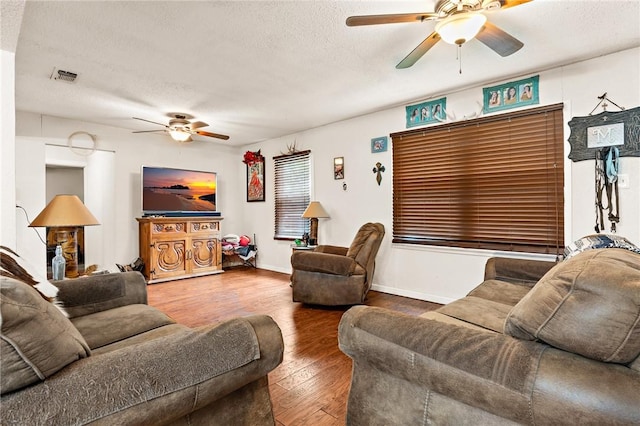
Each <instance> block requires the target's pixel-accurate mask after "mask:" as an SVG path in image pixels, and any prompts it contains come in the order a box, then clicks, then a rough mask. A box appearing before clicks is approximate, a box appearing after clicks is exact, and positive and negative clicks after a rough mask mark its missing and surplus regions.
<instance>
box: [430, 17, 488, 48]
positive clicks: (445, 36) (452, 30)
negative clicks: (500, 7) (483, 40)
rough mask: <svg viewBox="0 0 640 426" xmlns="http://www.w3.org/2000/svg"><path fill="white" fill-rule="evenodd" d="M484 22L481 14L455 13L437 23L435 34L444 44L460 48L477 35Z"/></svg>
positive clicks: (484, 19)
mask: <svg viewBox="0 0 640 426" xmlns="http://www.w3.org/2000/svg"><path fill="white" fill-rule="evenodd" d="M486 22H487V17H486V16H484V15H483V14H481V13H474V12H465V13H456V14H454V15H451V16H449V17H447V18H446V19H443V20H442V21H440V22H438V24H437V25H436V32H437V33H438V34H439V35H440V38H442V40H444V41H445V42H447V43H449V44H457V45H458V46H461V45H462V44H463V43H466V42H467V41H469V40H471V39H473V38H474V37H475V36H476V35H478V33H479V32H480V30H481V29H482V27H483V25H484V24H485V23H486Z"/></svg>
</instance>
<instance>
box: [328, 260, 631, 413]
mask: <svg viewBox="0 0 640 426" xmlns="http://www.w3.org/2000/svg"><path fill="white" fill-rule="evenodd" d="M484 278H485V280H484V282H483V283H482V284H480V285H479V286H478V287H476V288H475V289H474V290H473V291H471V292H470V293H469V294H468V295H467V296H466V297H465V298H463V299H461V300H457V301H455V302H452V303H450V304H448V305H445V306H443V307H442V308H440V309H438V310H436V311H433V312H428V313H426V314H423V315H422V316H421V317H415V316H408V315H404V314H402V313H397V312H392V311H389V310H385V309H380V308H375V307H366V306H358V307H353V308H351V309H350V310H349V311H347V312H346V313H345V315H344V316H343V318H342V320H341V323H340V326H339V344H340V348H341V349H342V351H343V352H345V353H346V354H347V355H349V356H350V357H351V358H352V359H353V376H352V383H351V389H350V394H349V402H348V413H347V423H348V424H349V425H367V426H373V425H391V424H393V425H426V424H430V425H444V424H446V425H464V424H469V425H505V424H529V425H550V424H576V425H577V424H579V425H605V424H606V425H622V424H628V425H631V424H634V425H638V424H640V254H636V253H633V252H631V251H628V250H623V249H619V248H607V249H599V250H588V251H584V252H582V253H580V254H578V255H576V256H574V257H571V258H570V259H568V260H565V261H563V262H561V263H559V264H557V265H556V264H554V263H552V262H541V261H527V260H514V259H505V258H492V259H490V260H489V261H488V262H487V264H486V267H485V277H484Z"/></svg>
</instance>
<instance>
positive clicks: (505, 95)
mask: <svg viewBox="0 0 640 426" xmlns="http://www.w3.org/2000/svg"><path fill="white" fill-rule="evenodd" d="M538 80H539V76H537V75H535V76H533V77H529V78H525V79H524V80H518V81H511V82H509V83H505V84H501V85H499V86H492V87H485V88H483V89H482V97H483V99H484V112H485V113H488V112H494V111H502V110H505V109H511V108H519V107H521V106H525V105H535V104H538V103H540V100H539V99H538V92H539V89H538Z"/></svg>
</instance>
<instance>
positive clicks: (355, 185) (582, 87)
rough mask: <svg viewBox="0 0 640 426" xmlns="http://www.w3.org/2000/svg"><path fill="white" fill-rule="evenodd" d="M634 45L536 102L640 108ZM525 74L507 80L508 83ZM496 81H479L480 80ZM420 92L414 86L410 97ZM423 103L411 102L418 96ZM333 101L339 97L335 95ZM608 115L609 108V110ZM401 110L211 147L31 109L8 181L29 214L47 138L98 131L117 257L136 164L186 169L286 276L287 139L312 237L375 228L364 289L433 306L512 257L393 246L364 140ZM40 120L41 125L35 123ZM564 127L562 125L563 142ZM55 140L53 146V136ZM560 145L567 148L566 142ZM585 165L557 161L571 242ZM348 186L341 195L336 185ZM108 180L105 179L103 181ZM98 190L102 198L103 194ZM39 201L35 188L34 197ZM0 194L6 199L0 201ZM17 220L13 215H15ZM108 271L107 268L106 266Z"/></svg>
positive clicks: (386, 202) (626, 162)
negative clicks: (276, 194) (307, 165)
mask: <svg viewBox="0 0 640 426" xmlns="http://www.w3.org/2000/svg"><path fill="white" fill-rule="evenodd" d="M639 59H640V49H632V50H628V51H624V52H619V53H616V54H613V55H608V56H604V57H601V58H597V59H593V60H589V61H585V62H581V63H576V64H573V65H569V66H565V67H562V68H557V69H552V70H546V71H541V72H540V73H539V74H540V104H542V105H547V104H554V103H559V102H563V103H564V105H565V109H564V118H565V122H566V123H568V122H569V120H570V119H571V118H572V117H574V116H585V115H587V114H588V113H589V112H590V111H591V110H592V109H593V107H594V106H595V105H596V104H597V103H598V99H597V97H598V96H600V95H602V93H604V92H607V93H608V96H609V97H610V98H611V99H613V100H614V101H615V102H616V103H618V104H619V105H622V106H625V107H627V108H633V107H636V106H639V105H640V81H639V78H640V77H639V76H640V60H639ZM534 74H535V73H532V74H529V75H525V76H514V78H513V79H512V80H516V79H518V78H520V77H528V76H530V75H534ZM500 83H503V81H487V82H486V84H485V85H484V86H490V85H493V84H500ZM417 96H419V93H417ZM421 100H422V99H420V98H416V102H417V101H421ZM481 101H482V87H480V86H479V87H475V88H472V89H466V90H462V91H460V92H456V93H450V94H447V106H448V110H449V112H453V113H455V115H456V116H457V117H463V116H465V115H470V114H472V113H474V112H475V111H477V110H478V104H477V103H478V102H481ZM336 102H340V99H339V98H337V99H336ZM610 110H614V109H613V108H610ZM404 117H405V112H404V106H398V107H395V108H390V109H387V110H384V111H380V112H377V113H374V114H369V115H366V116H362V117H358V118H354V119H351V120H346V121H342V122H338V123H334V124H331V125H327V126H323V127H320V128H316V129H310V130H308V131H305V132H302V133H299V134H296V135H291V136H288V137H283V138H278V139H274V140H270V141H266V142H263V143H258V144H254V145H251V146H245V147H242V148H233V147H229V146H225V145H224V144H220V143H215V142H202V143H197V144H190V145H177V144H175V143H174V142H171V141H170V140H169V138H166V137H162V135H160V136H158V135H144V134H140V135H132V134H131V133H130V132H129V131H128V130H124V129H116V128H112V127H107V126H98V125H94V124H91V123H82V122H77V121H73V120H66V119H61V118H53V117H40V116H39V115H34V114H29V113H19V114H18V115H17V129H16V131H17V134H18V135H19V137H18V138H17V147H16V157H17V159H16V171H17V174H18V177H17V178H16V184H17V188H18V192H19V194H18V198H20V199H21V202H22V203H23V204H25V205H28V206H29V208H30V210H29V211H30V213H31V214H32V215H35V214H37V213H38V212H39V211H40V210H41V209H42V208H43V207H44V199H43V198H41V196H40V195H38V194H37V191H38V188H37V186H38V185H40V184H39V183H38V182H39V179H40V174H42V182H44V164H45V162H46V155H45V149H44V145H45V144H46V143H57V144H61V143H63V142H64V141H66V138H67V136H68V135H69V134H71V133H72V132H75V131H78V130H84V131H88V132H90V133H93V134H96V135H98V148H99V149H106V150H111V151H114V152H115V154H114V157H115V158H114V163H115V178H114V182H113V183H112V184H111V185H113V188H112V192H111V193H112V195H113V204H114V206H115V209H116V213H115V219H114V223H113V225H110V228H109V229H110V230H111V231H112V235H113V247H114V248H115V249H114V253H115V257H116V259H117V261H118V263H123V262H128V261H130V260H131V259H132V258H133V257H135V256H136V255H137V252H138V232H137V222H136V221H135V218H136V217H138V216H139V215H140V166H141V165H142V164H145V165H154V166H168V167H185V168H192V169H201V170H214V171H217V172H219V186H220V207H221V210H222V212H223V215H224V217H225V220H224V222H223V233H236V234H248V235H251V236H252V235H253V234H255V235H256V243H257V244H258V247H259V255H258V266H259V267H260V268H265V269H271V270H275V271H280V272H285V273H288V272H290V270H291V267H290V255H291V249H290V247H289V244H290V243H289V242H287V241H276V240H274V239H273V232H274V223H273V213H274V203H273V201H274V200H273V181H274V179H273V160H272V157H273V156H275V155H280V154H281V153H283V152H284V151H286V150H287V145H290V144H291V143H293V142H294V141H295V142H296V145H297V148H298V149H299V150H305V149H311V150H312V159H313V195H312V197H313V198H314V199H315V200H319V201H321V202H322V205H323V206H324V207H325V209H326V210H327V212H328V213H329V214H330V215H331V218H330V219H320V225H319V240H320V243H326V244H338V245H348V244H350V242H351V240H352V238H353V236H354V234H355V232H356V231H357V229H358V227H359V226H360V225H362V224H363V223H365V222H368V221H375V222H381V223H383V224H384V226H385V228H386V231H387V235H386V236H385V239H384V241H383V244H382V246H381V248H380V252H379V254H378V258H377V269H376V275H375V277H374V288H375V289H378V290H382V291H386V292H390V293H394V294H399V295H405V296H410V297H415V298H420V299H425V300H431V301H435V302H441V303H446V302H449V301H451V300H454V299H457V298H459V297H461V296H463V295H464V294H466V293H467V292H468V291H469V290H470V289H471V288H473V287H474V286H475V285H477V284H478V283H479V282H480V280H481V277H482V273H483V267H484V263H485V261H486V259H487V258H488V257H490V256H493V255H505V256H514V254H513V253H496V252H492V251H483V250H464V249H451V248H433V247H431V248H430V247H414V246H406V245H393V244H392V243H391V232H392V187H391V183H392V175H393V164H392V163H391V159H392V156H391V146H390V147H389V150H388V151H387V152H385V153H379V154H372V153H371V150H370V141H371V138H374V137H378V136H384V135H389V134H390V133H392V132H397V131H402V130H404V129H405V122H404V120H405V118H404ZM41 118H42V120H41ZM568 137H569V127H568V125H565V140H566V139H568ZM61 141H62V142H61ZM565 145H566V154H567V155H568V153H569V145H568V143H566V144H565ZM247 149H250V150H252V151H255V150H258V149H261V150H262V154H263V155H264V156H265V157H266V201H265V202H259V203H256V202H254V203H247V202H246V201H245V200H246V191H245V186H246V176H245V166H244V164H242V163H241V160H242V154H243V153H244V152H245V151H246V150H247ZM334 157H344V160H345V179H344V180H334V179H333V158H334ZM378 161H379V162H381V163H382V164H383V165H384V166H385V167H386V172H384V173H383V176H382V184H381V185H380V186H378V185H377V183H376V181H375V175H374V173H373V171H372V169H373V167H374V165H375V163H376V162H378ZM593 169H594V167H593V162H592V161H582V162H578V163H573V162H571V161H570V160H568V159H567V160H566V161H565V176H566V179H565V223H566V229H565V240H566V243H567V244H568V243H569V242H571V241H573V240H575V239H578V238H580V237H582V236H584V235H587V234H590V233H593V226H594V223H595V222H594V197H595V195H594V194H593V187H594V173H593ZM621 173H627V174H628V175H629V178H630V186H629V188H628V189H621V190H620V209H621V222H620V224H619V227H618V233H619V234H620V235H623V236H625V237H627V238H628V239H630V240H631V241H632V242H634V243H636V244H640V219H639V215H640V158H638V157H633V158H631V157H626V158H622V161H621ZM343 183H347V187H348V189H347V191H343V190H342V184H343ZM105 184H106V185H110V184H109V183H108V182H105ZM109 191H110V190H109V189H106V190H105V194H108V193H109ZM42 197H44V195H42ZM3 199H4V196H3ZM17 217H18V218H19V217H20V216H19V215H18V216H17ZM103 226H104V225H103ZM18 232H19V236H18V245H20V244H26V245H28V242H29V238H35V237H34V236H33V235H31V236H29V233H30V232H31V233H32V231H30V230H28V229H27V228H26V227H24V223H22V227H21V225H20V224H18ZM515 256H518V257H527V258H545V256H541V255H524V254H516V255H515ZM105 266H106V267H107V268H110V267H111V265H105Z"/></svg>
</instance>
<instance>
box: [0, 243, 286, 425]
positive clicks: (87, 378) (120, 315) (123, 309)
mask: <svg viewBox="0 0 640 426" xmlns="http://www.w3.org/2000/svg"><path fill="white" fill-rule="evenodd" d="M3 256H4V253H3ZM3 260H5V259H4V258H3ZM2 272H3V273H4V272H5V271H4V270H3V271H2ZM3 275H5V276H2V277H0V280H1V283H2V340H1V342H0V343H1V344H2V347H1V349H2V353H1V356H2V377H1V381H2V383H1V384H2V386H1V388H2V400H1V405H2V409H1V414H0V424H2V425H7V426H8V425H65V424H88V423H91V424H96V425H99V424H105V425H115V424H118V425H125V424H149V425H151V424H153V425H165V424H180V425H187V424H189V425H204V424H221V425H222V424H225V425H226V424H236V425H273V424H274V422H275V421H274V417H273V413H272V406H271V400H270V396H269V388H268V383H267V374H268V373H269V372H270V371H271V370H273V369H274V368H275V367H276V366H278V364H280V362H281V361H282V356H283V347H284V345H283V341H282V335H281V332H280V329H279V328H278V326H277V325H276V323H275V322H274V321H273V320H272V319H271V318H270V317H268V316H261V315H257V316H249V317H245V318H235V319H230V320H228V321H224V322H221V323H218V324H213V325H208V326H203V327H199V328H195V329H191V328H188V327H185V326H183V325H180V324H176V323H175V322H174V321H173V320H172V319H171V318H169V317H168V316H166V315H165V314H164V313H162V312H160V311H159V310H157V309H155V308H153V307H151V306H149V305H147V292H146V282H145V280H144V278H143V277H142V275H141V274H140V273H138V272H126V273H120V274H108V275H97V276H91V277H87V278H79V279H76V280H65V281H56V282H55V285H56V286H57V287H59V289H60V291H59V293H58V300H59V301H61V302H62V304H63V305H64V309H65V310H66V312H67V314H68V318H66V317H65V316H64V315H63V314H62V313H61V312H60V311H59V310H58V309H57V308H56V307H55V306H54V305H53V304H52V303H50V302H49V301H46V300H45V299H44V298H43V297H41V295H40V294H39V293H38V292H37V291H36V290H35V289H34V288H33V287H32V286H30V285H28V284H25V283H24V282H22V281H20V280H17V279H14V278H12V277H7V276H6V275H7V274H3Z"/></svg>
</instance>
